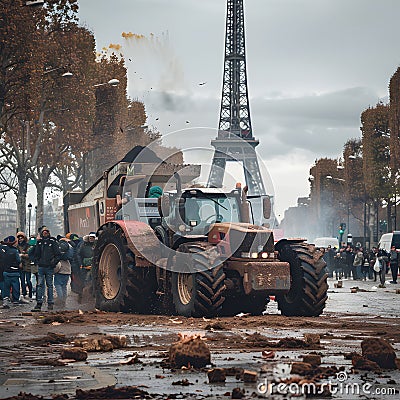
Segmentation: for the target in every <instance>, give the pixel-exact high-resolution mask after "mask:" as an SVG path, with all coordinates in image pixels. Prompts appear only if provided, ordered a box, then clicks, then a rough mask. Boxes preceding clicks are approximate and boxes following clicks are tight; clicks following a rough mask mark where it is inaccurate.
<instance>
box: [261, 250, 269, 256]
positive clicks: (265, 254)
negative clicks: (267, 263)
mask: <svg viewBox="0 0 400 400" xmlns="http://www.w3.org/2000/svg"><path fill="white" fill-rule="evenodd" d="M268 256H269V254H268V253H266V252H265V251H264V252H263V253H261V257H262V258H268Z"/></svg>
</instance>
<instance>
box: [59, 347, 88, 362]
mask: <svg viewBox="0 0 400 400" xmlns="http://www.w3.org/2000/svg"><path fill="white" fill-rule="evenodd" d="M60 355H61V358H62V359H68V360H75V361H86V359H87V357H88V354H87V351H85V350H84V349H83V348H82V347H70V348H67V349H62V350H61V354H60Z"/></svg>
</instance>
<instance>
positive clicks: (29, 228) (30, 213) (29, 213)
mask: <svg viewBox="0 0 400 400" xmlns="http://www.w3.org/2000/svg"><path fill="white" fill-rule="evenodd" d="M31 216H32V204H31V203H29V204H28V235H29V237H31Z"/></svg>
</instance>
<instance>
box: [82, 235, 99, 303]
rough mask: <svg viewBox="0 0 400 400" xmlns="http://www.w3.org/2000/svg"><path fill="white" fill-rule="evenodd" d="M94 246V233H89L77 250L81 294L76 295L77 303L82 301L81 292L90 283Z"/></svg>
mask: <svg viewBox="0 0 400 400" xmlns="http://www.w3.org/2000/svg"><path fill="white" fill-rule="evenodd" d="M95 246H96V233H95V232H90V233H89V235H86V236H84V237H83V242H82V243H81V245H80V246H79V248H78V259H79V261H80V275H81V282H82V287H81V292H80V293H79V295H78V302H81V301H82V297H83V290H84V289H85V287H87V286H89V284H90V283H91V281H92V273H91V269H92V259H93V251H94V248H95Z"/></svg>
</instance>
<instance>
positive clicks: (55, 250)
mask: <svg viewBox="0 0 400 400" xmlns="http://www.w3.org/2000/svg"><path fill="white" fill-rule="evenodd" d="M33 259H34V262H35V264H36V265H37V266H38V286H37V289H38V290H37V293H36V302H37V303H36V306H35V308H34V309H33V310H32V311H40V310H41V309H42V304H43V295H44V288H45V285H46V286H47V309H48V310H53V308H54V293H53V292H54V268H55V267H56V265H57V263H58V262H59V261H60V260H61V251H60V248H59V246H58V243H57V240H56V239H55V238H53V237H51V236H50V230H49V228H47V227H46V226H44V227H43V228H42V229H41V231H40V238H39V239H38V241H37V243H36V246H35V251H34V254H33Z"/></svg>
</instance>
